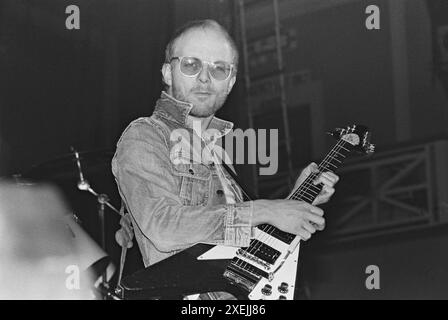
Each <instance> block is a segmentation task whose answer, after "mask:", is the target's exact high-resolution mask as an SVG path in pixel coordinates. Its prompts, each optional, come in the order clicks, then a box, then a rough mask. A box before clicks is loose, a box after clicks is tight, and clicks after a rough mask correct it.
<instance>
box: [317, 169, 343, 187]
mask: <svg viewBox="0 0 448 320" xmlns="http://www.w3.org/2000/svg"><path fill="white" fill-rule="evenodd" d="M338 181H339V176H337V175H336V174H334V173H333V172H330V171H327V172H322V173H321V174H320V175H319V177H317V179H315V180H314V181H313V183H314V184H315V185H317V184H320V183H322V184H323V185H324V186H329V187H333V186H334V185H335V184H336V183H337V182H338Z"/></svg>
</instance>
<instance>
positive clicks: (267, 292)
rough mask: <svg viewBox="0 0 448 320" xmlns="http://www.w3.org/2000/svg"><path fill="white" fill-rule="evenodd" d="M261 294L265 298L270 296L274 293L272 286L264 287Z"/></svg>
mask: <svg viewBox="0 0 448 320" xmlns="http://www.w3.org/2000/svg"><path fill="white" fill-rule="evenodd" d="M261 293H262V294H264V295H265V296H270V295H271V293H272V286H271V285H270V284H266V285H264V287H263V289H261Z"/></svg>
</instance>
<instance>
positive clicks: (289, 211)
mask: <svg viewBox="0 0 448 320" xmlns="http://www.w3.org/2000/svg"><path fill="white" fill-rule="evenodd" d="M253 203H254V217H253V223H254V225H258V224H263V223H268V224H270V225H273V226H275V227H277V228H279V229H280V230H282V231H285V232H289V233H292V234H296V235H298V236H300V237H301V238H302V240H308V239H309V238H310V237H311V235H312V234H313V233H315V232H316V230H322V229H323V228H324V226H325V219H324V218H323V215H324V212H323V210H322V209H320V208H318V207H315V206H313V205H311V204H308V203H306V202H303V201H297V200H255V201H254V202H253Z"/></svg>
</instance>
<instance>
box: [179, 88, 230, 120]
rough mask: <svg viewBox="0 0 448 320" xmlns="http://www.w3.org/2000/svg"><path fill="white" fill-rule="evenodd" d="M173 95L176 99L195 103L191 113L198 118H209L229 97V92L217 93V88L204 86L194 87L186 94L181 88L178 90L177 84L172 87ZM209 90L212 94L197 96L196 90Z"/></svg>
mask: <svg viewBox="0 0 448 320" xmlns="http://www.w3.org/2000/svg"><path fill="white" fill-rule="evenodd" d="M172 89H173V92H172V95H173V97H174V98H175V99H177V100H179V101H183V102H188V103H191V104H192V105H193V108H192V109H191V111H190V115H192V116H194V117H198V118H207V117H210V116H211V115H214V114H215V113H216V112H217V111H218V110H219V109H221V107H222V106H223V105H224V102H225V101H226V99H227V94H220V93H217V92H216V91H215V90H212V89H210V88H203V87H194V88H192V89H191V90H190V91H189V92H188V94H187V95H186V94H184V93H183V92H182V91H181V90H178V88H176V86H173V87H172ZM196 91H207V92H210V93H211V95H210V96H197V95H195V93H194V92H196Z"/></svg>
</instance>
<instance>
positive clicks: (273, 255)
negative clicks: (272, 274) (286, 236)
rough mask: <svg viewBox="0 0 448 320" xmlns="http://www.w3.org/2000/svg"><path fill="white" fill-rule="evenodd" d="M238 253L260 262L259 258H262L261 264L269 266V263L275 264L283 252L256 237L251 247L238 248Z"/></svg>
mask: <svg viewBox="0 0 448 320" xmlns="http://www.w3.org/2000/svg"><path fill="white" fill-rule="evenodd" d="M238 253H239V254H240V255H242V256H244V257H246V258H248V259H252V260H255V261H257V262H259V261H258V260H261V262H262V263H261V264H263V265H264V266H266V267H269V265H273V264H274V263H275V261H276V260H277V258H278V257H279V256H280V254H281V252H280V251H278V250H276V249H274V248H272V247H270V246H268V245H267V244H264V243H263V242H261V241H259V240H256V239H252V240H251V242H250V246H249V248H242V249H240V250H238ZM252 257H255V259H253V258H252ZM263 261H264V262H265V263H267V265H266V264H265V263H263Z"/></svg>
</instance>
